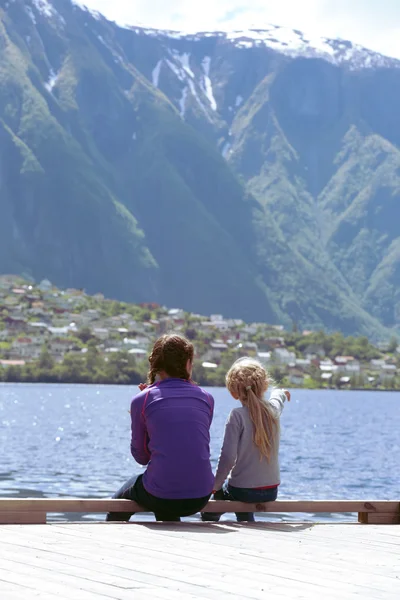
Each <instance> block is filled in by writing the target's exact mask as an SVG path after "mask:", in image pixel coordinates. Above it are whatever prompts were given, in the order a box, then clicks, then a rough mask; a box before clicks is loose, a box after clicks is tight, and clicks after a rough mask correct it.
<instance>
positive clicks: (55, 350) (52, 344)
mask: <svg viewBox="0 0 400 600" xmlns="http://www.w3.org/2000/svg"><path fill="white" fill-rule="evenodd" d="M74 348H75V344H74V343H73V342H71V340H68V339H65V338H56V339H51V340H50V341H49V343H48V349H49V352H50V354H52V355H53V357H54V359H55V360H56V361H57V362H61V361H62V360H63V358H64V356H65V355H66V354H67V352H70V351H71V350H74Z"/></svg>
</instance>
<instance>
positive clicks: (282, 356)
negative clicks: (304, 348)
mask: <svg viewBox="0 0 400 600" xmlns="http://www.w3.org/2000/svg"><path fill="white" fill-rule="evenodd" d="M272 357H273V362H274V363H277V364H279V365H290V363H295V362H296V354H295V353H294V352H290V351H289V350H288V349H287V348H275V350H274V351H273V352H272Z"/></svg>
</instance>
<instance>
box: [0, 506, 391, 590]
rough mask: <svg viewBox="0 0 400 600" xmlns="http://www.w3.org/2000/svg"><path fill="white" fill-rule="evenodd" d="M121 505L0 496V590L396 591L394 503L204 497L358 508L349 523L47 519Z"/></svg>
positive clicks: (314, 509)
mask: <svg viewBox="0 0 400 600" xmlns="http://www.w3.org/2000/svg"><path fill="white" fill-rule="evenodd" d="M129 510H135V511H137V512H140V511H143V509H141V508H140V507H139V506H137V505H136V504H135V503H132V502H130V501H128V500H99V499H9V498H2V499H0V599H1V600H25V599H26V598H35V599H39V600H55V599H60V600H66V599H68V600H105V599H107V598H108V599H110V598H111V599H115V600H128V599H129V600H142V599H143V600H149V599H150V600H152V599H153V598H154V600H157V599H161V600H194V599H210V600H228V599H229V600H232V599H235V598H237V599H239V600H240V599H243V598H249V599H254V600H261V599H262V600H265V599H267V598H268V597H271V598H277V600H279V599H285V600H298V599H299V600H300V599H304V600H339V599H340V600H399V598H400V527H399V522H400V504H399V503H398V502H388V501H354V500H352V501H345V500H340V501H336V500H335V501H293V500H280V501H276V502H271V503H268V504H257V505H248V504H246V505H243V504H241V503H236V502H214V501H212V502H210V503H209V505H208V506H207V510H209V511H214V512H219V511H221V512H231V511H233V510H235V511H243V510H244V511H245V510H254V511H258V512H266V513H285V514H286V513H297V514H300V515H301V513H312V514H313V518H314V519H315V515H316V514H318V513H319V514H324V513H344V512H350V513H355V514H356V515H357V514H358V522H357V517H356V518H354V523H346V524H345V523H342V524H341V523H332V524H317V523H311V522H300V519H299V522H297V523H293V522H291V523H288V522H286V523H285V522H275V523H266V522H257V523H254V524H237V523H233V522H228V521H222V522H220V523H202V522H201V521H184V522H182V523H155V522H136V523H135V522H131V523H105V522H104V521H103V522H101V523H95V522H93V523H84V522H81V523H50V524H46V519H47V515H48V513H52V512H57V513H96V514H98V513H103V512H106V511H114V512H115V511H121V512H125V511H129ZM1 523H3V524H1ZM14 523H19V524H14ZM29 523H36V524H29Z"/></svg>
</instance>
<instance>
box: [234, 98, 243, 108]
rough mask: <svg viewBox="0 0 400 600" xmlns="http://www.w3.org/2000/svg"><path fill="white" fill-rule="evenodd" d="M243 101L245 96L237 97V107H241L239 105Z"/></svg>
mask: <svg viewBox="0 0 400 600" xmlns="http://www.w3.org/2000/svg"><path fill="white" fill-rule="evenodd" d="M242 103H243V97H242V96H237V97H236V101H235V106H236V108H239V106H240V105H241V104H242Z"/></svg>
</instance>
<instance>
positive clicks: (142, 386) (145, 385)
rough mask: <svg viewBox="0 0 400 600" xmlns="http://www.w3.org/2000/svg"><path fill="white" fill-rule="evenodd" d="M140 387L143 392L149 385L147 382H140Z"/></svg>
mask: <svg viewBox="0 0 400 600" xmlns="http://www.w3.org/2000/svg"><path fill="white" fill-rule="evenodd" d="M138 387H139V390H140V391H141V392H143V390H145V389H146V388H147V387H148V385H147V383H139V386H138Z"/></svg>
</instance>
